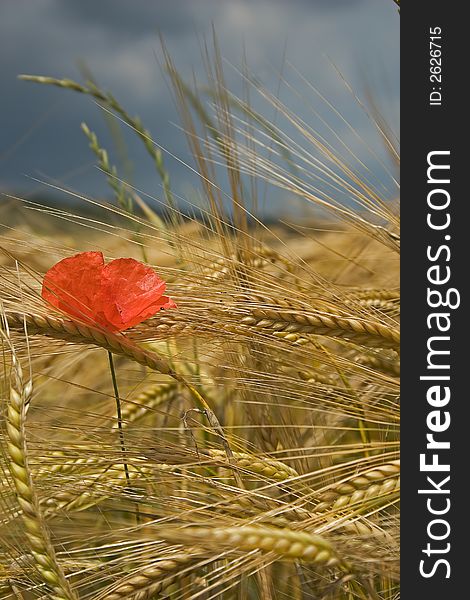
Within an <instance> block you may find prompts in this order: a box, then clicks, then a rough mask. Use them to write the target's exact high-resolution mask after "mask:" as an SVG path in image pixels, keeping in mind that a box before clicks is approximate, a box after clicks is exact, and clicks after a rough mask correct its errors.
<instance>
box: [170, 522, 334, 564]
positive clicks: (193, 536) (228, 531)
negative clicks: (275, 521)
mask: <svg viewBox="0 0 470 600" xmlns="http://www.w3.org/2000/svg"><path fill="white" fill-rule="evenodd" d="M159 535H160V536H161V537H163V538H164V539H166V540H168V541H172V542H175V543H180V544H190V545H197V544H201V545H203V546H204V547H207V545H211V546H214V547H215V548H216V549H217V550H221V549H230V550H234V549H235V550H239V551H243V552H252V551H256V550H257V551H260V552H262V553H267V552H270V553H273V554H274V555H275V556H276V558H277V559H285V560H303V561H307V562H311V563H315V564H317V565H323V566H326V567H333V566H339V565H341V566H344V565H345V563H344V562H343V561H342V560H340V558H339V557H338V555H337V554H336V552H335V550H334V549H333V547H332V545H331V544H330V543H329V542H328V541H327V540H326V539H325V538H324V537H322V536H320V535H316V534H314V533H307V532H305V531H295V530H293V529H288V528H282V529H281V528H277V527H267V526H264V525H251V526H250V525H243V526H241V527H197V526H190V527H187V528H184V529H178V530H171V529H170V528H168V529H163V530H161V531H160V530H159Z"/></svg>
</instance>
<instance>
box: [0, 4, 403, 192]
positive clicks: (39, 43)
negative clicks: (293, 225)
mask: <svg viewBox="0 0 470 600" xmlns="http://www.w3.org/2000/svg"><path fill="white" fill-rule="evenodd" d="M212 24H213V25H214V27H215V31H216V34H217V37H218V40H219V44H220V47H221V53H222V55H223V57H224V59H226V69H227V71H226V75H227V81H228V84H229V87H230V88H232V89H233V90H234V92H235V93H238V94H242V93H243V87H242V84H241V81H240V77H239V75H238V74H237V70H236V68H232V67H231V66H230V65H233V66H234V67H237V66H240V65H241V63H242V58H243V52H244V48H245V52H246V56H247V60H248V64H249V67H250V70H251V72H252V73H253V74H254V75H256V77H257V78H258V79H259V80H261V81H262V83H263V85H265V86H266V87H267V88H268V89H270V90H272V91H273V92H275V93H276V90H278V89H280V97H281V98H282V99H283V101H285V103H286V104H288V105H289V107H290V108H291V109H292V110H294V111H296V113H297V114H299V115H300V116H301V117H302V118H305V120H306V121H308V122H309V123H310V124H312V126H315V123H314V122H313V121H314V120H315V118H314V116H313V112H312V110H311V107H310V104H312V105H316V104H318V102H319V100H318V97H314V94H312V93H310V92H309V91H308V86H307V85H306V84H305V83H304V84H301V82H300V80H299V78H298V76H297V75H296V73H295V71H294V69H293V68H292V67H290V66H289V65H290V64H292V65H293V66H295V68H296V69H297V70H298V71H299V72H300V73H301V74H302V76H303V77H305V79H306V80H307V81H308V82H310V83H312V84H313V85H314V86H315V87H316V88H318V90H319V91H320V92H321V93H322V94H323V95H324V96H325V97H326V98H328V100H330V101H331V102H333V103H334V105H335V107H336V108H338V109H339V110H340V111H341V112H342V114H343V116H345V117H346V118H347V119H349V120H350V122H351V124H352V125H353V126H354V127H355V128H356V130H357V132H358V133H359V135H361V136H362V137H363V138H364V139H365V140H367V142H368V143H370V144H371V145H374V144H375V145H376V148H377V152H378V153H379V155H380V154H381V153H382V152H383V151H382V149H381V147H380V142H379V141H378V139H377V138H376V137H375V138H374V135H375V134H374V131H373V128H372V127H371V124H370V120H369V119H368V118H367V117H365V115H364V113H363V112H362V110H361V109H360V107H359V106H358V105H357V103H356V102H355V101H354V99H353V98H352V96H351V94H350V93H349V92H348V91H347V88H346V87H345V85H344V82H343V81H342V80H341V77H340V76H339V75H338V73H337V72H336V70H335V68H334V67H333V66H332V63H334V64H335V65H336V66H337V67H338V69H340V71H341V73H342V74H343V75H344V76H345V78H346V79H347V80H348V81H349V82H350V83H351V84H352V86H353V88H354V90H355V92H357V94H358V95H359V96H361V97H362V98H364V96H365V89H366V86H368V87H369V88H370V89H371V90H372V92H373V96H374V101H375V102H376V103H377V105H378V106H379V108H380V109H381V111H382V112H383V113H384V115H385V117H386V119H387V121H388V122H389V124H390V125H391V126H392V128H393V129H394V130H395V131H396V132H398V128H399V71H398V65H399V16H398V15H397V10H396V6H395V5H394V3H393V2H392V0H284V1H281V0H173V1H171V2H170V1H167V0H132V1H131V0H2V1H1V3H0V46H1V48H0V69H1V82H2V85H1V94H0V103H1V110H0V191H1V190H8V191H10V192H14V193H20V194H23V195H25V196H27V195H31V194H33V193H35V192H38V191H40V190H41V187H40V186H38V184H37V183H36V182H34V181H31V179H29V178H28V177H27V176H31V177H35V178H39V179H41V180H44V181H54V182H56V183H59V184H60V185H63V186H64V187H69V188H73V189H75V190H77V191H80V192H82V193H84V194H87V195H91V196H95V197H103V196H106V195H109V191H108V189H107V187H106V184H105V182H104V181H103V176H102V174H101V173H99V172H98V171H97V170H96V168H94V166H93V165H94V157H93V156H92V154H91V152H90V151H89V149H88V145H87V140H86V139H85V137H84V135H83V134H82V133H81V131H80V123H81V122H82V121H86V123H87V124H88V125H89V127H90V128H91V129H93V130H94V131H96V132H97V134H98V135H99V137H100V139H101V141H102V143H103V145H106V146H107V147H108V148H109V149H110V150H112V141H111V139H110V136H109V132H108V129H107V126H106V122H105V119H104V118H103V112H102V111H101V110H100V109H99V108H98V107H97V106H96V105H94V104H93V102H92V101H91V100H90V99H89V98H86V97H83V96H81V95H78V94H74V93H73V92H69V91H65V90H60V89H57V88H48V87H44V86H38V85H34V84H31V83H26V82H22V81H18V80H17V79H16V76H17V75H18V74H19V73H32V74H44V75H51V76H54V77H69V78H73V79H77V80H81V74H80V70H79V67H78V65H79V64H80V62H82V63H84V64H86V65H87V67H88V68H89V69H90V70H91V71H92V73H93V75H94V76H95V78H96V80H97V81H98V82H99V83H100V84H101V85H102V86H103V87H105V88H106V89H108V90H110V91H112V92H113V94H114V95H115V96H116V97H117V98H118V99H119V100H120V102H121V103H122V104H123V105H124V106H125V107H126V108H127V109H128V111H129V112H130V113H131V114H138V115H140V116H141V117H142V120H143V122H144V124H145V125H146V127H147V128H148V129H150V130H151V132H152V134H153V135H154V137H155V139H157V140H158V141H159V142H160V143H161V144H162V145H163V146H164V147H165V148H167V149H168V150H169V151H170V152H171V153H173V154H175V155H177V156H178V157H180V158H181V159H182V160H184V161H187V160H189V154H188V150H187V146H186V142H185V139H184V135H183V134H182V133H181V131H180V130H179V129H178V127H177V125H176V124H177V123H178V115H177V112H176V110H175V107H174V105H173V102H172V98H171V94H170V92H169V89H168V85H167V83H166V82H165V77H164V75H163V74H162V72H161V70H160V68H159V65H158V57H159V53H160V44H159V40H158V35H157V32H158V31H160V32H161V33H162V34H163V37H164V39H165V42H166V44H167V46H168V48H169V51H170V53H171V55H172V57H173V59H174V62H175V63H176V65H177V67H178V68H179V70H180V72H181V73H182V75H183V76H184V77H186V78H187V79H191V77H192V72H194V73H196V76H197V80H198V81H199V80H201V81H203V79H204V69H203V66H202V60H201V57H200V47H201V40H202V39H204V36H205V37H206V38H207V39H209V40H210V37H211V27H212ZM283 57H285V58H286V59H287V61H288V62H286V61H285V60H283ZM283 64H284V67H283ZM281 70H282V74H283V77H284V78H285V79H286V81H287V82H288V85H284V86H281V88H279V87H278V81H279V76H280V72H281ZM289 85H291V86H292V89H291V90H289ZM293 90H297V92H295V91H293ZM318 110H320V112H321V111H323V110H324V108H319V109H318ZM270 111H271V112H269V111H268V112H267V113H266V115H265V116H266V117H268V118H270V117H271V116H272V108H271V109H270ZM325 114H326V113H325ZM326 116H327V115H326ZM327 118H329V117H328V116H327ZM331 118H332V119H333V120H334V117H333V116H331ZM333 126H334V127H335V129H336V131H337V132H338V134H339V135H340V136H342V137H343V138H344V139H345V141H346V142H347V143H348V144H350V145H351V147H352V148H353V150H355V151H357V153H358V155H359V156H360V157H361V158H362V157H363V155H364V154H367V152H365V150H364V148H363V147H359V146H360V144H359V146H358V148H357V149H356V148H355V144H358V140H357V138H356V136H355V135H353V134H352V133H351V131H350V130H348V129H347V127H346V126H345V125H344V123H342V122H341V121H338V122H335V123H333ZM125 135H126V140H128V143H129V152H130V153H131V155H132V158H133V160H134V173H133V182H134V183H135V185H136V186H137V187H139V188H141V189H143V190H145V191H146V192H148V193H150V194H153V195H156V196H161V188H160V183H159V179H158V177H157V176H156V174H155V172H154V170H153V169H152V164H151V162H150V160H149V159H148V157H147V156H146V155H145V153H144V152H142V150H141V149H140V147H139V146H138V145H137V144H135V143H134V142H133V138H132V136H131V135H129V132H126V133H125ZM111 154H112V157H113V159H114V161H117V158H116V156H115V154H113V153H112V152H111ZM383 155H384V156H385V154H384V153H383ZM369 159H370V161H371V168H372V170H374V171H375V172H377V174H378V176H379V177H380V173H379V171H380V169H379V167H378V166H377V164H374V161H375V159H374V158H371V156H369ZM365 160H367V157H366V158H365ZM166 164H167V168H168V170H169V172H170V175H171V178H172V181H173V186H174V189H175V191H176V192H177V193H180V194H182V195H187V194H191V187H192V186H196V185H197V183H196V182H195V181H194V178H192V176H191V173H190V171H189V170H188V169H185V168H184V167H182V166H181V165H180V164H179V163H178V162H176V161H175V160H173V159H171V158H170V157H168V158H167V159H166ZM43 191H44V190H43ZM0 201H1V199H0Z"/></svg>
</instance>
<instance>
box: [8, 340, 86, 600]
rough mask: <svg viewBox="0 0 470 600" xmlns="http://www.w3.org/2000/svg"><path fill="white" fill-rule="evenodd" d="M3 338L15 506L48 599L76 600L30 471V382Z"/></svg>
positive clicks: (9, 446)
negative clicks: (8, 353) (8, 369)
mask: <svg viewBox="0 0 470 600" xmlns="http://www.w3.org/2000/svg"><path fill="white" fill-rule="evenodd" d="M2 337H3V339H4V340H5V341H6V342H7V343H8V344H9V345H10V348H11V362H12V379H11V387H10V402H9V404H8V408H7V435H8V443H7V448H8V454H9V456H10V459H11V463H10V472H11V476H12V478H13V482H14V484H15V489H16V494H17V499H18V504H19V505H20V507H21V510H22V520H23V524H24V526H25V530H26V536H27V538H28V541H29V543H30V546H31V553H32V555H33V557H34V559H35V563H36V568H37V570H38V572H39V574H40V575H41V578H42V580H43V582H44V583H45V584H46V585H47V587H48V588H49V590H50V591H51V598H54V600H77V599H78V597H77V595H76V594H75V592H74V591H73V590H72V588H71V586H70V584H69V582H68V581H67V579H66V577H65V574H64V572H63V570H62V568H61V566H60V564H59V562H58V561H57V557H56V554H55V551H54V547H53V545H52V542H51V539H50V535H49V532H48V530H47V527H46V525H45V522H44V517H43V514H42V511H41V508H40V502H39V499H38V496H37V493H36V489H35V486H34V483H33V478H32V475H31V470H30V467H29V462H28V448H27V444H26V433H25V429H26V411H27V406H28V404H29V402H30V400H31V395H32V389H33V388H32V382H31V381H27V382H26V383H25V382H24V378H23V371H22V368H21V365H20V363H19V362H18V359H17V357H16V354H15V351H14V349H13V347H12V346H11V344H10V342H9V340H8V337H7V336H6V335H5V334H4V333H3V332H2Z"/></svg>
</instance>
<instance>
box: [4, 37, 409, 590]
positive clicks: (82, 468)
mask: <svg viewBox="0 0 470 600" xmlns="http://www.w3.org/2000/svg"><path fill="white" fill-rule="evenodd" d="M163 56H164V61H165V68H166V72H167V74H168V77H169V81H170V83H171V85H172V90H173V93H174V97H175V102H176V103H177V105H178V107H179V110H180V116H181V121H182V128H183V129H184V131H185V133H186V136H187V139H188V143H189V146H190V148H191V151H192V154H193V157H194V161H195V165H196V166H195V168H196V170H197V172H198V173H199V175H200V203H199V206H198V211H197V214H196V211H194V213H193V214H192V213H191V211H190V212H189V213H188V211H186V213H185V214H183V212H182V211H181V210H180V209H179V208H178V203H177V202H176V201H175V198H174V196H173V194H172V184H171V181H170V180H169V178H168V175H167V172H166V167H165V155H164V153H163V152H162V150H161V149H160V147H159V146H158V144H155V141H154V139H153V138H152V134H151V133H150V132H149V131H148V130H147V129H146V128H145V126H144V125H143V124H142V123H141V122H140V120H139V119H137V118H136V117H133V116H131V115H130V114H129V113H128V112H127V110H126V108H124V107H123V106H121V104H120V103H119V102H118V100H117V99H115V98H114V97H113V96H112V95H111V94H109V93H108V92H106V91H104V90H102V89H101V88H100V87H99V85H98V84H97V83H95V82H92V81H85V82H84V83H78V82H75V81H71V80H55V79H52V78H48V77H41V76H39V77H36V76H26V77H24V79H27V80H29V81H30V82H31V83H28V84H27V85H30V86H31V94H33V93H34V91H35V89H37V84H41V85H52V86H56V87H58V88H62V89H57V90H56V91H57V94H72V93H77V94H82V95H85V96H87V97H89V99H90V101H94V102H97V103H98V104H99V106H100V107H102V109H104V110H105V111H108V112H109V113H110V114H112V115H115V118H116V119H117V120H118V121H119V123H120V125H121V126H123V127H126V128H128V129H131V130H132V131H133V132H134V134H135V136H136V137H137V139H140V141H141V143H142V144H144V147H145V149H146V151H147V153H148V154H149V155H150V159H151V160H152V162H153V165H154V167H155V168H156V172H157V174H158V175H159V177H160V178H161V182H162V194H161V198H159V201H158V202H156V201H154V200H153V199H151V198H147V197H145V196H144V195H142V194H140V193H139V192H138V191H137V190H136V189H134V188H132V187H130V186H129V185H127V184H126V183H125V181H124V180H123V179H122V178H121V176H120V174H119V172H118V171H117V169H116V168H115V167H114V166H113V165H112V164H110V160H109V157H108V154H107V152H106V149H104V148H103V147H101V145H100V141H99V139H98V138H97V136H96V135H95V133H94V132H93V131H91V130H90V128H89V127H88V126H87V125H85V124H84V125H83V126H82V129H83V132H84V134H85V135H86V136H87V138H88V141H89V144H90V151H91V152H92V153H93V154H94V156H95V158H96V161H97V164H98V166H99V168H100V169H101V171H102V175H103V177H105V178H107V179H108V182H109V184H110V189H111V191H112V192H113V194H114V196H115V198H114V200H113V201H112V202H109V203H100V202H98V201H94V200H92V199H89V198H86V197H85V196H80V197H78V196H77V195H76V194H75V192H73V191H70V192H69V194H70V195H75V200H76V201H78V202H79V203H82V204H83V205H91V204H93V203H95V204H97V206H95V207H94V210H95V211H96V212H94V213H90V214H88V215H87V216H83V215H80V214H74V212H73V211H72V210H66V209H65V208H51V207H47V206H45V205H44V206H42V205H41V204H40V203H33V202H28V201H21V200H20V199H17V198H13V197H8V198H4V199H2V208H1V210H2V212H1V215H0V216H1V221H2V223H4V224H6V226H5V227H4V228H3V229H2V234H1V236H0V246H1V250H2V253H1V255H0V302H1V307H0V309H1V328H0V336H1V340H2V361H3V369H2V380H1V430H0V447H1V454H0V465H1V479H2V481H1V487H0V513H1V522H0V598H1V599H5V600H6V599H11V600H17V599H22V598H23V599H24V600H27V599H30V598H31V599H32V598H43V599H46V598H52V599H55V600H79V599H80V600H86V599H89V600H104V599H108V600H124V599H133V600H146V599H149V600H150V599H156V598H168V599H171V600H183V599H190V598H191V599H196V598H200V599H201V600H202V599H204V600H209V599H213V598H214V599H215V598H217V599H223V600H229V599H230V600H231V599H233V600H235V599H237V600H254V599H262V600H274V599H276V600H283V599H291V598H292V599H294V600H308V599H311V600H313V599H315V600H356V599H357V600H366V599H367V600H369V599H371V600H395V599H397V598H398V597H399V586H398V582H399V579H398V534H399V512H398V501H399V488H400V462H399V374H400V361H399V342H400V339H399V314H400V299H399V220H398V203H397V199H396V198H397V196H398V187H395V188H394V194H393V195H389V196H386V195H385V194H383V193H382V192H381V191H380V189H378V188H377V187H376V186H375V185H374V184H373V183H371V182H370V181H369V180H368V179H367V177H365V176H364V175H363V174H361V175H358V174H357V173H356V171H355V170H354V169H353V168H352V167H351V166H349V165H348V162H347V161H346V160H344V157H341V156H338V155H337V154H336V153H335V151H334V150H333V147H332V146H330V145H329V143H328V141H327V140H324V139H322V138H320V137H318V136H316V134H315V123H313V122H312V123H305V122H303V121H302V120H300V119H297V118H296V115H295V114H293V113H292V112H291V111H290V110H289V107H288V106H287V105H285V104H284V103H282V102H281V101H280V100H278V99H277V98H276V96H275V95H273V94H270V93H269V92H268V91H266V90H263V89H262V88H261V86H260V85H259V84H257V82H256V80H255V79H249V80H248V81H249V85H251V86H252V87H253V88H254V90H255V91H257V92H258V93H259V94H261V96H262V97H263V99H264V101H265V103H266V105H267V107H269V108H270V109H272V108H275V109H276V110H277V112H278V114H279V121H278V123H276V125H273V124H270V123H268V122H267V121H266V120H265V119H263V117H262V115H261V114H260V113H259V112H258V111H255V110H254V109H253V108H251V107H250V104H249V102H248V101H247V100H244V99H240V98H234V96H233V95H231V94H230V93H229V91H228V90H227V88H226V86H225V83H224V74H223V69H222V63H221V60H220V57H219V55H218V53H217V47H216V50H215V56H214V60H213V62H212V63H211V65H210V66H209V67H208V68H210V69H211V75H212V81H213V89H212V93H211V97H210V105H211V109H210V111H209V109H207V108H206V106H207V105H206V103H205V99H204V98H202V97H201V96H199V95H198V94H197V93H196V92H195V91H194V89H193V88H192V87H191V86H190V85H189V84H187V83H185V82H184V81H183V80H182V78H181V77H180V75H179V73H178V71H177V69H176V67H175V66H174V65H173V62H172V60H171V57H170V56H169V55H168V53H166V52H165V49H164V48H163ZM25 85H26V84H25ZM370 118H371V120H372V121H373V122H374V123H375V125H376V128H377V131H378V132H379V134H380V136H381V138H382V142H383V143H384V144H386V145H387V148H388V151H389V153H390V156H391V158H392V162H393V163H394V164H395V165H396V164H397V162H398V154H397V151H396V145H395V143H394V141H393V138H392V137H390V136H389V135H388V131H387V128H386V126H385V125H384V123H383V122H382V121H381V119H380V116H379V114H378V113H377V112H375V111H374V110H371V111H370ZM283 120H284V122H286V123H287V124H288V125H289V127H291V128H293V129H295V130H296V131H297V134H298V136H299V137H300V139H301V142H299V143H294V141H293V140H291V139H290V138H289V137H288V136H284V135H283V129H282V121H283ZM182 135H183V134H182ZM216 165H217V167H218V168H219V169H220V167H221V166H222V167H223V168H224V169H225V172H226V173H225V179H224V181H220V180H219V179H218V176H217V172H216V169H215V166H216ZM259 181H262V182H268V183H270V184H272V185H274V186H277V187H278V188H280V189H281V190H283V191H284V192H285V194H286V198H287V197H289V198H291V197H296V198H297V199H299V201H301V202H302V203H303V207H304V210H303V213H302V215H301V217H299V218H298V219H297V221H296V225H295V226H294V225H293V224H292V222H291V223H286V222H285V221H283V220H281V219H279V221H278V222H276V221H273V220H272V219H271V220H270V221H269V222H264V221H263V216H262V213H261V212H258V211H257V202H258V200H259V199H258V198H257V197H256V194H255V191H254V190H256V185H255V184H256V183H257V182H259ZM335 190H340V191H341V193H342V194H347V195H348V197H349V198H350V202H349V203H344V202H339V201H337V200H336V199H335ZM98 205H100V206H98ZM85 251H95V252H103V254H104V256H105V259H106V261H111V260H113V259H117V258H122V257H131V258H134V259H135V260H137V261H139V262H142V263H144V264H146V265H150V266H151V267H152V268H153V269H155V270H156V271H157V273H158V275H159V276H160V277H161V278H162V279H163V280H164V281H165V282H166V284H167V288H166V293H167V294H168V296H169V297H170V298H171V299H172V300H174V302H176V305H177V308H176V309H175V308H173V309H171V310H163V311H160V312H157V313H156V314H155V315H154V316H152V317H151V318H148V319H146V320H144V321H143V322H141V323H139V324H137V325H135V326H133V327H130V328H128V329H126V330H122V331H115V330H111V329H109V328H107V327H105V326H103V325H102V324H100V323H93V322H90V319H87V318H80V316H79V315H78V316H77V314H75V316H73V315H72V316H71V315H70V313H69V314H67V309H66V308H65V309H62V310H61V309H58V308H56V307H55V306H53V305H52V304H51V302H47V301H46V300H44V298H43V296H42V294H41V289H42V285H43V277H44V274H45V273H46V272H47V271H48V269H50V268H51V267H52V266H53V265H54V264H55V263H57V262H58V261H60V260H62V259H64V258H66V257H71V256H74V255H76V254H77V253H81V252H85ZM70 277H73V274H72V275H71V276H70ZM77 285H78V284H77Z"/></svg>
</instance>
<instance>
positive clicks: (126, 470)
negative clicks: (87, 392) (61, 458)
mask: <svg viewBox="0 0 470 600" xmlns="http://www.w3.org/2000/svg"><path fill="white" fill-rule="evenodd" d="M108 358H109V369H110V371H111V379H112V380H113V389H114V397H115V398H116V409H117V420H118V429H119V440H120V443H121V452H122V455H123V458H124V461H123V466H124V473H125V474H126V483H127V487H128V489H129V490H130V489H131V478H130V477H129V468H128V466H127V461H126V454H127V450H126V444H125V442H124V430H123V428H122V412H121V400H120V399H119V389H118V385H117V379H116V370H115V368H114V360H113V355H112V353H111V352H109V350H108Z"/></svg>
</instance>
